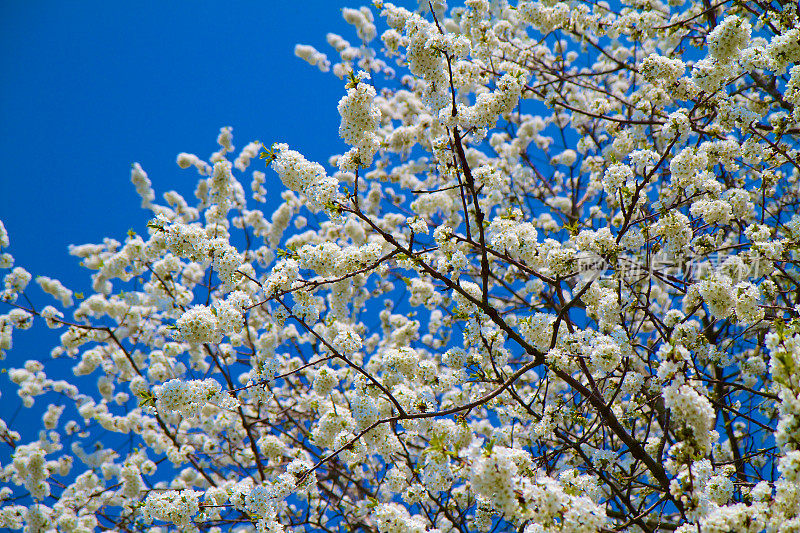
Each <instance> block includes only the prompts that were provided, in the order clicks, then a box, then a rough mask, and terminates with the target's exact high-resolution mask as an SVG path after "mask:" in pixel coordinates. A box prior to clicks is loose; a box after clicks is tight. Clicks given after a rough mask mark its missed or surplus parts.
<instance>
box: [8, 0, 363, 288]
mask: <svg viewBox="0 0 800 533" xmlns="http://www.w3.org/2000/svg"><path fill="white" fill-rule="evenodd" d="M133 6H135V7H133ZM300 6H301V7H300ZM342 6H343V4H341V3H340V2H335V1H330V0H311V1H303V2H275V1H269V0H262V1H259V2H256V1H252V2H245V1H230V2H210V1H203V0H200V1H194V2H188V1H176V2H153V1H144V2H135V3H127V2H126V3H121V2H99V1H89V0H82V1H81V2H23V1H13V2H3V3H2V7H0V71H1V72H3V78H4V80H3V83H2V84H0V138H2V139H3V142H2V143H0V154H1V157H2V161H3V178H2V179H0V219H2V220H3V221H4V223H5V225H6V228H7V229H8V231H9V232H10V234H11V239H12V248H11V250H10V251H11V253H12V254H13V255H14V256H15V258H16V264H17V265H20V266H24V267H25V268H27V269H28V270H30V271H31V272H33V273H34V274H44V275H48V276H51V277H59V278H63V279H64V281H65V282H68V281H70V280H75V281H78V280H80V281H81V283H85V281H84V280H86V279H87V276H86V275H85V274H84V272H85V271H83V270H82V269H80V268H79V267H78V266H77V261H76V260H75V259H74V258H71V257H69V256H68V255H67V245H68V244H70V243H85V242H99V241H100V240H101V239H102V238H103V237H104V236H111V237H115V238H117V239H118V240H122V239H123V238H124V237H125V234H126V232H127V230H128V229H129V228H134V229H135V230H136V231H137V232H140V233H141V232H143V231H144V224H145V223H146V221H147V217H148V213H147V212H145V211H144V210H142V209H140V208H139V199H138V197H137V196H136V193H135V190H134V188H133V186H132V184H131V183H130V165H131V163H133V162H139V163H141V164H142V166H143V167H144V169H145V171H147V172H148V174H149V176H150V179H151V180H152V182H153V185H154V188H155V189H156V194H157V195H158V196H159V197H160V194H161V193H163V192H164V191H166V190H169V189H176V190H178V191H180V192H185V193H186V194H187V195H188V198H187V199H189V201H190V203H191V200H192V199H193V197H192V194H191V191H192V190H193V188H194V184H195V182H196V176H197V175H196V173H194V172H193V171H182V170H181V169H179V168H178V167H177V165H176V164H175V156H176V155H177V154H178V153H179V152H183V151H186V152H192V153H197V154H198V155H199V156H201V157H203V158H207V157H208V156H209V155H210V154H211V153H212V152H213V151H215V150H216V144H215V139H216V135H217V133H218V131H219V128H220V127H222V126H228V125H229V126H233V128H234V141H235V144H236V145H237V148H242V147H243V146H244V145H245V144H246V143H247V142H249V141H251V140H255V139H258V140H262V141H264V142H266V143H268V144H269V143H270V142H273V141H283V142H288V143H289V144H290V145H291V146H292V147H293V148H296V149H298V150H300V151H301V152H303V153H304V154H306V155H307V156H308V157H309V158H313V159H317V160H320V161H323V162H324V161H325V160H326V159H327V157H328V156H329V155H330V154H332V153H336V152H341V151H343V150H342V149H343V148H344V144H343V143H342V141H340V140H339V138H338V135H337V128H338V120H339V117H338V113H337V111H336V103H337V101H338V99H339V98H340V97H341V96H342V94H343V93H344V83H343V82H341V81H340V80H338V79H337V78H336V77H335V76H333V75H332V74H330V73H328V74H323V73H321V72H319V71H318V70H317V69H316V68H315V67H311V66H310V65H308V64H307V63H305V62H304V61H302V60H300V59H298V58H296V57H295V56H294V54H293V48H294V44H295V43H296V42H302V43H309V44H314V45H316V46H317V47H318V48H319V49H320V50H322V51H325V52H330V51H332V50H331V49H330V47H329V46H328V45H327V43H326V42H325V34H326V32H328V31H334V32H336V33H340V34H342V35H343V36H344V37H345V38H347V39H349V40H351V42H355V41H356V38H355V32H352V33H351V32H350V30H351V27H350V26H348V25H347V24H346V23H344V21H343V20H342V18H341V12H340V10H341V7H342ZM272 190H273V192H275V193H277V192H278V191H277V190H276V189H275V188H273V189H272ZM74 276H77V278H75V277H74Z"/></svg>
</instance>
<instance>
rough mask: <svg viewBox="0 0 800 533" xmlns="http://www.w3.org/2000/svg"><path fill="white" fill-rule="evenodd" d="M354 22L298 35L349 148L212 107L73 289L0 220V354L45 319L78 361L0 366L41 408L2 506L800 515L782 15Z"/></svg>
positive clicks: (790, 5) (313, 514) (732, 527)
mask: <svg viewBox="0 0 800 533" xmlns="http://www.w3.org/2000/svg"><path fill="white" fill-rule="evenodd" d="M342 13H343V16H344V19H345V20H346V21H347V22H348V23H349V24H350V25H352V26H353V29H354V36H353V37H352V38H353V39H355V44H354V43H351V42H349V41H347V40H345V38H344V37H342V36H339V35H334V34H329V35H328V36H327V43H328V45H330V47H331V48H332V50H333V52H330V54H331V57H332V59H329V57H328V55H327V54H326V53H324V52H322V51H319V50H318V49H317V48H315V47H314V46H311V45H298V46H297V47H296V49H295V53H296V55H297V56H299V57H301V58H303V59H305V60H306V61H308V62H309V63H310V64H311V65H315V66H316V67H318V68H319V69H320V70H321V71H323V72H329V71H332V74H333V75H336V76H338V77H339V78H340V79H341V80H342V86H343V88H342V97H341V100H340V101H339V106H338V110H339V113H340V115H341V126H340V128H339V136H340V137H341V140H342V141H343V143H344V145H343V150H342V152H343V153H341V154H338V155H334V156H332V157H331V158H330V160H329V161H326V162H323V163H324V164H323V163H318V162H314V161H309V160H308V159H307V158H306V157H304V156H303V154H302V153H301V151H298V150H296V149H299V150H302V147H289V146H287V145H286V144H283V143H281V142H280V140H279V139H278V140H275V141H276V142H274V143H272V142H271V141H272V140H270V141H269V142H268V143H267V144H262V143H261V142H257V141H256V142H251V143H249V144H247V145H246V146H245V147H244V148H243V149H242V150H240V151H238V152H236V151H235V148H234V146H233V137H232V129H231V128H229V127H226V128H222V130H221V131H220V134H219V137H218V139H217V142H218V145H219V149H218V150H217V151H216V152H215V153H213V154H212V155H211V157H210V158H209V159H208V160H204V159H202V158H200V157H198V156H197V155H194V154H188V153H181V154H180V155H178V157H177V165H178V166H179V167H180V168H181V169H186V170H185V172H197V173H198V174H199V181H198V183H197V188H196V191H195V198H194V199H191V200H187V199H186V198H184V197H182V196H181V195H179V194H178V193H176V192H174V191H169V192H166V193H164V194H163V196H162V198H163V201H159V202H161V203H158V202H157V200H156V193H155V191H154V189H153V187H152V183H151V180H150V179H149V177H148V176H147V174H146V172H145V170H144V169H142V168H141V167H140V166H139V165H138V164H134V165H133V168H132V171H131V180H132V182H133V184H134V185H135V187H136V190H137V191H138V193H139V195H140V196H141V199H142V207H143V208H145V209H147V210H149V211H150V213H151V221H150V222H149V223H148V224H147V226H146V227H142V228H140V230H139V233H136V232H131V233H130V234H129V235H128V236H127V237H125V238H124V240H122V241H120V240H116V239H114V238H107V239H105V240H104V241H103V243H101V244H85V245H78V246H73V247H72V248H71V250H70V251H71V254H72V255H74V256H76V257H77V258H80V260H81V261H82V264H83V265H84V266H85V267H86V268H87V269H89V270H90V271H91V272H92V274H91V276H92V287H93V291H94V292H93V293H92V294H89V295H86V297H84V298H82V299H78V298H76V295H75V294H74V293H73V292H72V291H71V290H70V289H69V288H67V287H65V286H64V285H63V284H62V283H61V282H59V281H58V280H55V279H51V278H47V277H43V276H38V277H34V276H33V275H32V274H30V273H28V271H26V270H25V269H24V268H23V267H22V266H14V260H13V257H12V256H11V255H10V254H9V253H8V251H7V249H11V248H9V247H10V246H11V244H10V241H11V240H13V238H14V236H11V237H12V238H11V239H10V238H9V236H8V234H7V233H6V231H5V230H4V229H3V228H2V225H0V247H2V248H3V250H2V252H3V255H2V257H0V262H2V266H3V267H4V268H6V269H8V273H7V274H6V275H5V279H4V287H3V289H4V292H2V301H3V302H5V304H4V305H5V306H6V307H7V308H6V309H5V310H4V313H5V314H3V315H0V349H1V350H2V352H0V353H5V352H9V353H12V352H11V350H12V348H11V345H12V332H13V331H14V330H16V329H27V328H31V327H36V328H45V327H49V328H55V329H58V330H59V332H60V335H61V336H60V342H59V343H58V345H56V346H54V347H53V349H52V356H53V357H58V358H61V359H64V358H69V359H70V360H71V361H72V362H73V371H74V373H75V375H76V376H88V377H92V379H94V378H96V387H92V388H84V387H81V388H80V389H79V388H78V387H77V386H75V385H73V384H71V383H68V382H66V381H64V380H54V379H51V378H49V377H48V375H47V370H48V365H49V364H50V362H49V361H44V360H30V361H27V362H25V363H24V366H23V367H22V368H11V369H9V371H8V374H9V377H10V379H11V381H12V382H13V384H15V386H16V392H17V394H18V396H19V398H20V401H21V402H22V403H23V405H24V407H25V408H32V406H33V405H34V401H37V402H39V403H37V404H36V405H37V406H39V405H41V402H44V403H45V405H46V406H47V407H46V412H45V413H44V415H43V416H42V418H41V429H42V431H41V432H40V433H39V437H38V439H36V440H33V441H31V442H23V441H22V439H21V436H20V433H19V432H18V431H16V430H15V428H14V427H10V426H9V425H8V424H7V423H6V422H4V421H0V437H2V439H3V441H4V446H7V447H8V448H9V449H10V453H9V456H10V457H11V461H10V462H9V463H8V464H4V465H2V466H0V475H2V479H3V483H4V485H3V487H2V488H0V502H2V503H1V504H0V505H2V509H0V526H2V527H6V528H11V529H20V528H23V527H24V528H25V529H26V530H27V531H56V530H58V531H70V532H73V531H74V532H78V531H81V532H82V531H92V530H113V531H139V530H145V529H148V530H150V531H166V530H180V531H198V530H203V531H222V530H226V531H227V530H233V531H259V532H262V531H263V532H279V531H309V532H310V531H326V532H333V531H342V532H344V531H369V532H381V533H389V532H391V533H400V532H419V533H423V532H430V533H433V532H441V533H446V532H461V533H466V532H467V531H519V532H524V533H538V532H556V531H562V532H591V531H636V532H648V533H654V532H657V531H680V532H683V533H689V532H695V531H697V532H698V533H701V532H734V531H735V532H744V531H747V532H758V531H770V532H773V531H774V532H778V531H781V532H783V531H787V532H788V531H797V530H798V529H800V378H798V376H799V375H800V272H798V269H797V261H798V250H799V249H800V248H799V246H800V197H799V195H800V185H799V184H798V179H799V178H800V157H798V154H800V152H799V151H798V138H799V137H798V135H800V66H799V65H798V62H800V29H797V27H798V26H799V25H800V10H799V9H798V6H797V4H796V3H795V2H790V1H787V0H772V1H768V0H756V1H748V2H741V1H738V0H721V1H713V0H703V1H702V2H698V1H690V2H685V1H683V0H670V1H669V2H668V3H665V2H662V1H660V0H630V1H625V2H615V3H614V5H612V4H609V3H606V2H584V1H579V0H570V1H568V2H555V1H554V0H544V1H541V2H534V1H526V0H520V1H519V2H516V3H510V2H508V1H506V0H466V1H465V2H463V5H459V6H455V7H452V6H451V7H448V6H447V5H446V4H445V2H444V1H442V0H437V1H435V2H431V3H428V2H427V1H425V2H420V4H419V6H418V7H417V6H416V5H415V6H413V7H412V8H404V7H399V6H395V5H393V4H390V3H388V2H376V3H375V5H374V6H372V7H362V8H360V9H350V8H346V9H344V10H343V12H342ZM379 34H380V35H379ZM331 133H332V132H331ZM260 160H264V161H263V162H265V163H266V165H267V168H264V167H263V166H261V165H256V164H255V163H260V162H261V161H260ZM279 191H280V193H279ZM278 196H279V197H280V202H278V207H277V209H276V210H274V212H272V213H265V212H264V211H263V210H262V207H264V206H265V205H266V202H267V199H268V198H269V199H270V201H272V202H273V203H275V201H276V199H277V198H278ZM32 281H34V282H35V284H34V283H31V282H32ZM35 285H38V286H39V287H38V289H41V290H38V289H37V290H34V288H35ZM42 291H43V292H44V293H46V294H47V295H50V296H52V297H53V298H50V299H48V298H49V297H48V296H46V295H44V294H40V293H41V292H42ZM93 383H94V381H93ZM7 388H8V387H6V386H5V385H4V390H3V401H9V399H8V398H9V394H8V393H7ZM67 418H68V420H67ZM113 434H121V435H124V436H126V437H127V438H129V439H130V442H131V443H132V446H131V447H130V449H126V450H120V449H118V448H115V447H113V446H111V445H110V444H109V442H110V441H108V440H106V439H103V438H102V437H103V436H104V435H106V436H107V435H113Z"/></svg>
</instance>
